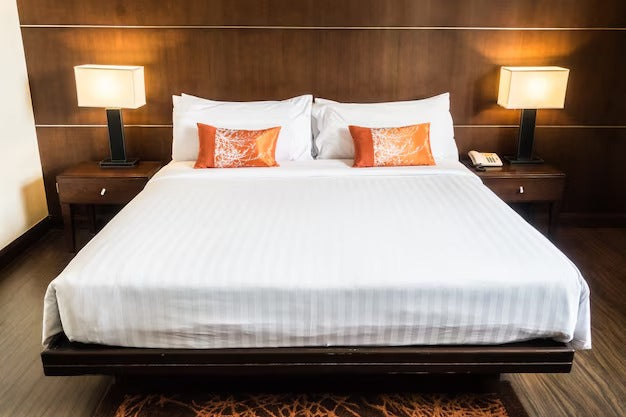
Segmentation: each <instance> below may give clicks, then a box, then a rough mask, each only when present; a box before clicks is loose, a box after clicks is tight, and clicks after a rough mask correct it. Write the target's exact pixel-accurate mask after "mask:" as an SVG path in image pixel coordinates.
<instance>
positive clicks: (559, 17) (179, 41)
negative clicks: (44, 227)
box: [18, 0, 626, 215]
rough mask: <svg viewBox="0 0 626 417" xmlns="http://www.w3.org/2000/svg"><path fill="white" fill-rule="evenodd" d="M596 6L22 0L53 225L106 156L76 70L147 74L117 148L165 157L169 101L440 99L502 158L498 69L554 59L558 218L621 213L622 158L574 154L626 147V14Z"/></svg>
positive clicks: (462, 133) (507, 127) (462, 1)
mask: <svg viewBox="0 0 626 417" xmlns="http://www.w3.org/2000/svg"><path fill="white" fill-rule="evenodd" d="M600 3H602V4H599V2H598V1H594V0H585V1H579V2H577V5H576V7H571V2H568V1H565V0H561V1H553V2H548V3H547V4H546V3H545V2H542V1H540V0H523V1H517V2H493V1H488V0H454V1H447V2H439V1H436V0H421V1H414V0H397V1H386V0H306V1H296V2H294V1H291V0H236V1H233V0H213V1H201V0H196V1H189V2H185V4H184V5H181V4H180V2H175V1H158V0H125V1H120V0H116V1H113V2H102V1H97V0H69V1H66V2H64V4H63V5H62V6H59V3H58V2H56V1H54V0H37V1H35V0H20V1H18V6H19V11H20V16H21V23H22V35H23V40H24V47H25V52H26V61H27V66H28V73H29V81H30V88H31V94H32V100H33V107H34V112H35V120H36V123H37V125H38V127H37V134H38V139H39V146H40V153H41V159H42V165H43V169H44V179H45V181H46V189H47V192H48V202H49V205H50V210H51V212H52V213H53V214H55V215H58V212H59V211H58V202H57V198H56V193H55V191H54V190H55V187H54V177H55V175H56V174H57V173H58V172H59V171H60V170H61V169H63V168H64V167H66V166H68V165H70V164H72V163H75V162H78V161H81V160H86V159H100V158H103V157H105V156H106V154H107V142H106V141H107V136H106V127H105V126H104V125H105V113H104V111H102V110H101V109H89V108H78V107H77V105H76V96H75V87H74V78H73V71H72V67H73V66H74V65H78V64H85V63H97V64H133V65H144V66H145V79H146V94H147V105H146V106H144V107H142V108H140V109H137V110H130V111H126V112H125V114H124V118H125V123H126V124H127V125H131V126H130V127H128V128H127V137H128V146H129V150H130V152H131V153H133V154H135V155H137V156H139V157H140V158H143V159H161V160H163V161H167V160H168V159H169V155H170V152H171V151H170V146H171V128H170V125H171V122H172V121H171V95H172V94H177V93H180V92H187V93H190V94H197V95H200V96H206V97H210V98H214V99H223V100H260V99H280V98H287V97H291V96H295V95H299V94H304V93H313V94H314V95H316V96H321V97H325V98H332V99H337V100H342V101H389V100H406V99H414V98H420V97H426V96H430V95H434V94H438V93H441V92H444V91H450V92H451V95H452V115H453V117H454V121H455V124H456V137H457V141H458V142H459V148H460V151H461V152H463V153H465V152H467V150H469V149H472V148H477V149H479V150H481V149H482V150H494V151H497V152H510V151H512V149H513V147H514V145H515V136H516V132H517V129H516V126H517V123H518V117H519V115H518V113H517V112H515V111H510V110H504V109H502V108H500V107H498V106H497V105H496V103H495V102H496V97H497V84H498V83H497V81H498V70H499V67H500V66H501V65H548V64H549V65H561V66H565V67H568V68H570V69H571V76H570V84H569V86H568V93H567V98H566V108H565V109H564V110H545V111H540V112H539V114H538V124H539V125H540V126H545V127H538V129H537V150H538V152H540V153H541V155H542V156H543V157H544V158H545V159H547V160H549V161H550V162H553V163H555V164H557V165H559V166H561V168H563V169H565V170H566V172H567V174H568V176H569V181H568V190H567V195H566V201H565V210H568V211H574V212H609V211H610V212H625V211H626V197H625V196H624V195H623V193H620V192H618V190H619V183H620V181H619V178H620V175H621V178H622V180H623V179H624V174H623V170H621V169H619V168H618V167H619V161H615V162H616V165H615V166H611V165H605V164H600V163H597V162H593V161H592V162H591V163H587V164H580V163H579V162H580V157H579V155H580V154H581V153H582V152H583V151H584V152H585V155H592V156H593V155H596V156H598V155H599V154H600V153H601V152H602V150H603V149H605V148H606V147H611V149H613V150H614V152H616V153H620V152H621V153H624V151H626V133H625V132H626V104H625V102H624V100H623V99H622V98H621V97H618V96H617V95H615V94H614V92H616V91H626V81H625V80H626V78H625V77H623V76H622V73H623V68H624V63H625V59H624V57H623V53H622V51H623V50H626V31H624V30H623V28H620V27H619V25H620V23H622V26H623V22H620V21H619V16H620V15H621V16H624V15H625V14H626V6H625V5H624V2H622V1H620V0H602V1H601V2H600ZM620 12H621V14H620ZM42 25H43V26H42ZM101 25H106V26H105V27H102V26H101ZM246 26H248V27H246ZM250 26H252V27H250ZM528 27H543V28H544V29H542V30H537V29H527V28H528ZM84 125H99V127H84ZM574 161H578V162H574ZM600 180H603V184H604V188H602V189H598V187H595V186H594V185H593V184H595V183H597V182H598V181H600Z"/></svg>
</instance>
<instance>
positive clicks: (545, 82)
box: [498, 67, 569, 109]
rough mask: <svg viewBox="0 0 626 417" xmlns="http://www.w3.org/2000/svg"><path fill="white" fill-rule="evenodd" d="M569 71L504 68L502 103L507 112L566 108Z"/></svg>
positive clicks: (499, 97)
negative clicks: (511, 110) (508, 110)
mask: <svg viewBox="0 0 626 417" xmlns="http://www.w3.org/2000/svg"><path fill="white" fill-rule="evenodd" d="M568 77H569V70H568V69H567V68H561V67H502V68H501V69H500V89H499V91H498V104H499V105H501V106H502V107H504V108H507V109H562V108H563V106H564V104H565V91H566V89H567V78H568Z"/></svg>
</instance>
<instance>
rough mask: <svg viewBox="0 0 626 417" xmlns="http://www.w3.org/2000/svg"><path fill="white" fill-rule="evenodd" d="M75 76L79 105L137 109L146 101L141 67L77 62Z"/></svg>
mask: <svg viewBox="0 0 626 417" xmlns="http://www.w3.org/2000/svg"><path fill="white" fill-rule="evenodd" d="M74 76H75V77H76V96H77V97H78V107H105V108H114V109H136V108H138V107H141V106H143V105H144V104H146V88H145V84H144V80H143V67H141V66H124V65H78V66H76V67H74Z"/></svg>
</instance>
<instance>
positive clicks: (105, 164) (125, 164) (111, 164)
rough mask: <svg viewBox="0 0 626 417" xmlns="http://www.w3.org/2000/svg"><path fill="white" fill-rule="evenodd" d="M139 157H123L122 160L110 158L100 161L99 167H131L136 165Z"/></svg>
mask: <svg viewBox="0 0 626 417" xmlns="http://www.w3.org/2000/svg"><path fill="white" fill-rule="evenodd" d="M137 162H139V159H137V158H133V159H125V160H122V161H114V160H112V159H111V158H107V159H103V160H102V161H100V168H132V167H134V166H136V165H137Z"/></svg>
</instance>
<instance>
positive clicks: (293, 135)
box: [172, 94, 313, 161]
mask: <svg viewBox="0 0 626 417" xmlns="http://www.w3.org/2000/svg"><path fill="white" fill-rule="evenodd" d="M172 101H173V104H174V110H173V113H172V121H173V125H174V129H173V141H172V159H173V160H174V161H195V160H196V159H197V158H198V128H197V125H196V123H205V124H210V125H213V126H217V127H223V128H231V129H267V128H270V127H276V126H280V127H281V129H280V134H279V135H278V142H277V143H276V160H277V161H300V160H310V159H313V157H312V156H311V146H312V140H311V106H312V101H313V96H311V95H304V96H299V97H294V98H291V99H288V100H283V101H249V102H231V101H213V100H207V99H203V98H200V97H194V96H190V95H187V94H183V95H182V96H172Z"/></svg>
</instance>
